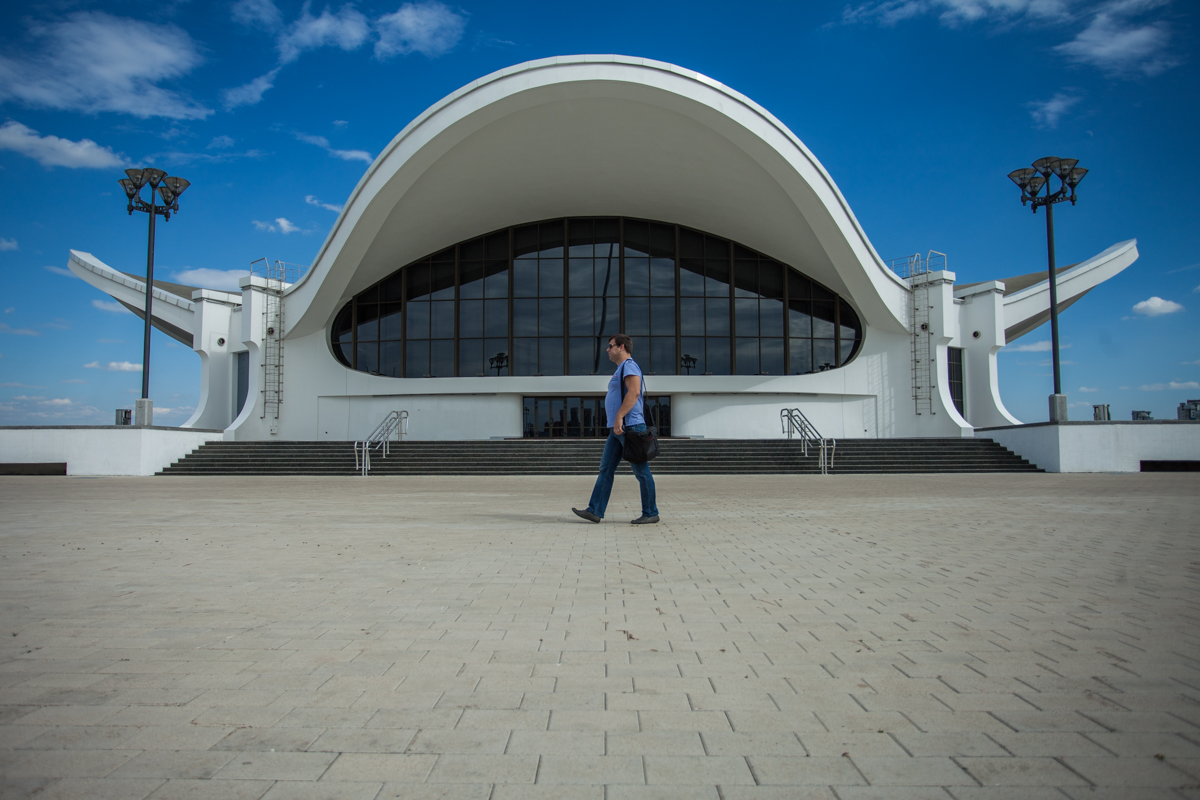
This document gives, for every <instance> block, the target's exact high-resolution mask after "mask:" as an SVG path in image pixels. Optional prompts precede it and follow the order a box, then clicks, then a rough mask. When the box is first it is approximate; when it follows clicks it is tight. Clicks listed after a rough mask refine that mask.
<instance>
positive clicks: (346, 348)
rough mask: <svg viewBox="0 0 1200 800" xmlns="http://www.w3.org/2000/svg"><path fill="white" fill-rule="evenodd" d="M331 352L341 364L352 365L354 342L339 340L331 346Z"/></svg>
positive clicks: (351, 366)
mask: <svg viewBox="0 0 1200 800" xmlns="http://www.w3.org/2000/svg"><path fill="white" fill-rule="evenodd" d="M333 354H334V356H335V357H336V358H337V360H338V361H340V362H341V363H342V365H343V366H347V367H350V368H352V369H353V367H354V343H353V342H339V343H338V344H336V345H334V346H333Z"/></svg>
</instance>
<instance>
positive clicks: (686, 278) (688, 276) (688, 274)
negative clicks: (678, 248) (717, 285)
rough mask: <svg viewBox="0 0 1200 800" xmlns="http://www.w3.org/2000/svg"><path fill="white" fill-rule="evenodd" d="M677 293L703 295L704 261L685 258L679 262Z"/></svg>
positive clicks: (694, 295)
mask: <svg viewBox="0 0 1200 800" xmlns="http://www.w3.org/2000/svg"><path fill="white" fill-rule="evenodd" d="M679 293H680V294H681V295H683V296H684V297H703V296H704V262H703V261H699V260H696V259H690V258H685V259H684V260H683V261H680V262H679Z"/></svg>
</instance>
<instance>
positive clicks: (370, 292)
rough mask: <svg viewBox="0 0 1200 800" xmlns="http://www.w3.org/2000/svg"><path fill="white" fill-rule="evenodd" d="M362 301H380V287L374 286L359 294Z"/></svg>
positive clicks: (359, 299) (359, 300)
mask: <svg viewBox="0 0 1200 800" xmlns="http://www.w3.org/2000/svg"><path fill="white" fill-rule="evenodd" d="M358 302H360V303H378V302H379V287H378V286H372V287H371V288H370V289H367V290H366V291H365V292H363V293H362V294H360V295H359V296H358Z"/></svg>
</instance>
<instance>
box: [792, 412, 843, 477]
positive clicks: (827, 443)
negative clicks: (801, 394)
mask: <svg viewBox="0 0 1200 800" xmlns="http://www.w3.org/2000/svg"><path fill="white" fill-rule="evenodd" d="M779 421H780V423H781V424H782V426H783V433H786V434H787V438H788V439H794V438H797V437H799V439H800V447H801V452H802V453H803V454H804V456H805V457H806V458H807V457H808V448H809V445H812V446H813V447H816V448H819V449H820V458H819V459H818V460H817V466H818V467H819V468H820V470H821V474H822V475H828V474H829V470H831V469H833V454H834V452H835V451H836V450H837V439H827V438H825V437H824V436H822V435H821V433H820V431H818V430H817V428H816V426H814V425H813V424H812V423H811V422H810V421H809V419H808V417H806V416H804V412H803V411H801V410H800V409H798V408H784V409H781V410H780V412H779Z"/></svg>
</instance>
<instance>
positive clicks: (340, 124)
mask: <svg viewBox="0 0 1200 800" xmlns="http://www.w3.org/2000/svg"><path fill="white" fill-rule="evenodd" d="M349 124H350V123H349V122H347V121H346V120H344V119H335V120H334V121H333V127H335V128H344V127H346V126H347V125H349Z"/></svg>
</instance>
